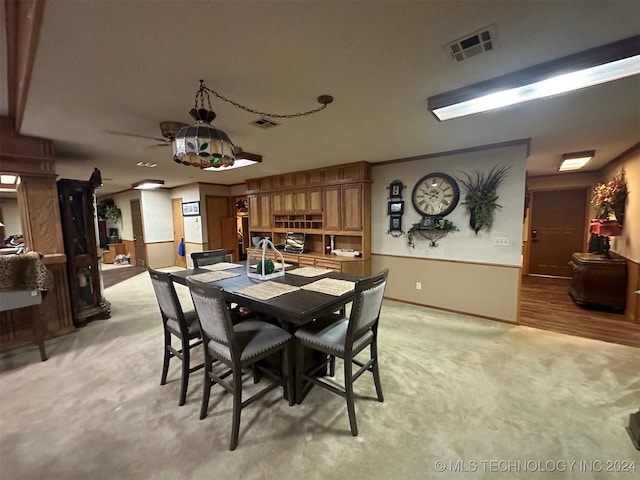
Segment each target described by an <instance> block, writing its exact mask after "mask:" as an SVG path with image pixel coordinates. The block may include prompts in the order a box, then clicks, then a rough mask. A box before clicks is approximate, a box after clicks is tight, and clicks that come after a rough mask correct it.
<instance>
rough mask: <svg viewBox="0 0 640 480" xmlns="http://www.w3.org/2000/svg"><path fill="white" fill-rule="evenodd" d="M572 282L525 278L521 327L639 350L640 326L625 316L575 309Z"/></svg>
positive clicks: (610, 312) (598, 310)
mask: <svg viewBox="0 0 640 480" xmlns="http://www.w3.org/2000/svg"><path fill="white" fill-rule="evenodd" d="M570 282H571V280H569V279H560V278H544V277H531V276H523V277H522V285H521V288H520V324H521V325H526V326H528V327H534V328H541V329H543V330H552V331H554V332H560V333H567V334H569V335H576V336H578V337H585V338H593V339H595V340H602V341H605V342H611V343H619V344H621V345H630V346H633V347H640V324H638V323H632V322H630V321H628V320H627V319H626V318H625V316H624V314H623V313H616V312H614V311H612V310H607V309H597V308H587V307H583V306H579V305H576V303H575V302H574V301H573V299H572V298H571V296H570V295H569V283H570Z"/></svg>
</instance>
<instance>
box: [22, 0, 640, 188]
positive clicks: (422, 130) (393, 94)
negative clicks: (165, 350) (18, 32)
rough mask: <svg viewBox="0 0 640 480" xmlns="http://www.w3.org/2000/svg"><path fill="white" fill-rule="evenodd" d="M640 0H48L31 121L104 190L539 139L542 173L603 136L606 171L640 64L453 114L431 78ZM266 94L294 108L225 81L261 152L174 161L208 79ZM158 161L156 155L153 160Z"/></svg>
mask: <svg viewBox="0 0 640 480" xmlns="http://www.w3.org/2000/svg"><path fill="white" fill-rule="evenodd" d="M487 25H495V28H496V33H497V42H496V44H497V46H496V48H495V50H493V51H492V52H489V53H486V54H483V55H479V56H476V57H473V58H470V59H468V60H465V61H463V62H461V63H453V62H452V61H451V60H450V59H449V58H448V57H447V55H446V53H445V51H444V49H443V46H444V45H446V44H448V43H449V42H450V41H453V40H455V39H457V38H460V37H462V36H464V35H465V34H467V33H470V32H473V31H476V30H478V29H479V28H481V27H484V26H487ZM639 26H640V2H636V1H589V2H581V1H560V2H558V1H545V2H540V1H534V2H528V1H509V2H506V1H499V2H484V1H444V2H437V1H428V2H415V1H414V2H402V1H380V2H361V1H356V2H344V1H339V2H325V1H298V2H245V1H242V2H240V1H233V2H219V1H210V2H202V1H172V2H169V1H117V2H115V1H97V0H94V1H91V2H71V1H66V0H65V1H52V0H49V1H47V3H46V6H45V11H44V19H43V24H42V29H41V33H40V41H39V45H38V50H37V52H36V56H35V62H34V68H33V75H32V80H31V85H30V89H29V96H28V100H27V104H26V111H25V116H24V121H23V124H22V129H21V133H23V134H26V135H35V136H40V137H45V138H49V139H52V140H54V141H55V145H56V151H57V156H58V161H57V172H58V174H59V175H60V176H61V177H65V178H79V179H88V178H89V176H90V174H91V172H92V170H93V168H94V167H96V166H97V167H98V168H100V170H101V171H102V177H103V180H104V187H103V188H102V190H101V191H100V194H101V195H104V194H106V193H113V192H117V191H122V190H126V189H128V188H130V186H131V184H132V183H134V182H136V181H139V180H142V179H145V178H158V179H163V180H164V181H165V185H166V186H168V187H173V186H177V185H182V184H187V183H192V182H196V181H197V182H210V183H220V184H226V185H231V184H237V183H242V182H244V180H245V179H247V178H255V177H261V176H265V175H271V174H278V173H284V172H288V171H294V170H303V169H308V168H317V167H321V166H325V165H332V164H339V163H347V162H353V161H360V160H366V161H369V162H379V161H384V160H391V159H397V158H404V157H411V156H418V155H423V154H432V153H436V152H444V151H450V150H456V149H461V148H467V147H474V146H479V145H486V144H490V143H496V142H504V141H510V140H515V139H521V138H531V156H530V158H529V160H528V165H527V169H528V174H529V175H536V176H537V175H545V174H553V173H554V172H556V170H557V166H558V164H559V160H560V156H561V155H562V153H565V152H571V151H580V150H590V149H595V150H596V157H595V158H594V159H593V160H592V162H591V163H590V164H589V165H588V169H590V170H597V169H598V168H600V167H602V166H603V165H604V164H606V163H607V162H609V161H611V160H612V159H613V158H615V156H616V155H618V154H620V153H621V152H623V151H624V150H626V149H628V148H629V147H630V146H632V145H633V144H634V143H636V142H637V141H638V137H639V135H638V132H640V77H639V76H636V77H633V78H627V79H624V80H619V81H616V82H612V83H609V84H606V85H601V86H597V87H591V88H587V89H584V90H581V91H578V92H573V93H570V94H564V95H561V96H558V97H554V98H549V99H544V100H538V101H534V102H530V103H527V104H522V105H517V106H512V107H507V108H504V109H502V110H499V111H494V112H490V113H484V114H478V115H473V116H470V117H466V118H461V119H456V120H450V121H446V122H438V121H437V120H436V119H435V117H434V116H433V115H431V114H430V113H429V112H428V111H427V109H426V99H427V97H429V96H431V95H435V94H438V93H442V92H444V91H448V90H452V89H455V88H459V87H463V86H465V85H469V84H472V83H474V82H478V81H481V80H486V79H489V78H492V77H496V76H499V75H502V74H505V73H509V72H511V71H515V70H518V69H521V68H524V67H528V66H531V65H534V64H537V63H541V62H545V61H548V60H552V59H555V58H558V57H562V56H565V55H568V54H572V53H576V52H579V51H582V50H585V49H588V48H591V47H595V46H598V45H602V44H605V43H609V42H612V41H615V40H619V39H622V38H626V37H629V36H632V35H635V34H638V33H639V32H638V30H639ZM199 79H204V80H205V83H206V84H207V86H209V87H210V88H212V89H214V90H216V91H218V92H219V93H220V94H222V95H224V96H226V97H228V98H230V99H233V100H235V101H237V102H240V103H242V104H245V105H248V106H250V107H252V108H254V109H258V110H261V111H267V112H276V113H293V112H298V111H304V110H309V109H311V108H315V107H316V106H318V103H317V102H316V97H318V96H319V95H321V94H330V95H332V96H334V97H335V101H334V103H333V104H331V105H330V106H329V107H328V108H327V109H326V110H324V111H322V112H320V113H317V114H315V115H311V116H308V117H303V118H295V119H286V120H282V121H279V122H280V125H279V126H278V127H276V128H272V129H269V130H261V129H258V128H256V127H254V126H251V125H249V122H251V121H253V120H255V119H256V118H257V116H256V115H254V114H250V113H247V112H245V111H243V110H240V109H237V108H235V107H233V106H232V105H230V104H228V103H225V102H222V101H220V100H218V99H215V98H212V104H213V109H214V110H215V111H216V113H217V114H218V118H217V119H216V121H215V122H214V125H215V126H216V127H217V128H220V129H222V130H224V131H225V132H226V133H227V134H228V135H229V136H230V137H231V139H232V140H233V141H234V143H236V144H237V145H240V146H241V147H242V148H243V149H244V150H246V151H249V152H253V153H259V154H261V155H263V156H264V161H263V163H262V164H261V165H257V166H253V167H249V168H243V169H237V170H233V171H228V172H203V171H199V170H198V169H195V168H191V167H185V166H180V165H177V164H175V163H174V162H172V160H171V149H170V148H169V147H157V146H156V145H157V143H158V142H156V141H154V140H151V139H148V140H147V139H144V138H136V137H131V136H125V135H118V134H117V133H115V132H121V133H130V134H137V135H142V136H149V137H159V136H160V129H159V126H158V123H159V122H160V121H164V120H174V121H181V122H189V121H190V119H189V116H188V114H187V111H188V110H189V109H190V108H192V106H193V103H194V94H195V92H196V90H197V88H198V80H199ZM139 161H144V162H155V163H157V164H158V166H157V167H156V168H154V169H146V168H141V167H137V166H136V163H137V162H139Z"/></svg>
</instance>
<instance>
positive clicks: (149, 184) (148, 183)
mask: <svg viewBox="0 0 640 480" xmlns="http://www.w3.org/2000/svg"><path fill="white" fill-rule="evenodd" d="M163 185H164V180H143V181H141V182H138V183H134V184H133V185H131V186H132V187H133V188H134V189H136V190H153V189H155V188H160V187H162V186H163Z"/></svg>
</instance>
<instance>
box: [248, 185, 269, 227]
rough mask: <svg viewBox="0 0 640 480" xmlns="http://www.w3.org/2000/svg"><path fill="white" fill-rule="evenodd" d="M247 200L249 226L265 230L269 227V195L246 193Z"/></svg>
mask: <svg viewBox="0 0 640 480" xmlns="http://www.w3.org/2000/svg"><path fill="white" fill-rule="evenodd" d="M247 200H248V202H249V228H250V229H251V230H265V229H267V230H268V229H270V228H271V195H270V194H268V193H259V194H255V195H247Z"/></svg>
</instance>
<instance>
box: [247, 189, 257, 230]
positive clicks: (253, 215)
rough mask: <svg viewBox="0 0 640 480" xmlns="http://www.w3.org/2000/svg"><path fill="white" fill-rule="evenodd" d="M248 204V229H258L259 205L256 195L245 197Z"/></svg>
mask: <svg viewBox="0 0 640 480" xmlns="http://www.w3.org/2000/svg"><path fill="white" fill-rule="evenodd" d="M247 201H248V202H249V228H250V229H256V228H260V203H259V202H258V196H257V195H247Z"/></svg>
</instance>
